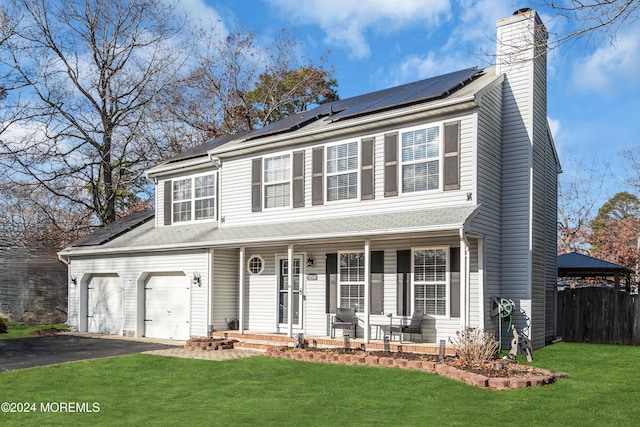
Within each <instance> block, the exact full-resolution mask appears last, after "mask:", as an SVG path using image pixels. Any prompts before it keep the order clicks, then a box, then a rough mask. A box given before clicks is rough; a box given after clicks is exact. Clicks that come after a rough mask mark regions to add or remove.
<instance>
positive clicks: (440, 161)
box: [398, 122, 444, 195]
mask: <svg viewBox="0 0 640 427" xmlns="http://www.w3.org/2000/svg"><path fill="white" fill-rule="evenodd" d="M433 127H438V128H439V129H438V132H439V141H438V188H434V189H432V190H420V191H404V179H403V167H404V166H405V165H412V164H417V163H425V162H426V161H425V160H420V161H416V160H412V161H410V162H404V161H403V160H402V134H403V133H407V132H413V131H416V130H421V129H429V128H433ZM443 166H444V122H434V123H428V124H422V125H419V126H412V127H408V128H403V129H399V130H398V167H399V171H398V194H400V195H412V194H424V193H435V192H442V191H443V181H444V169H443Z"/></svg>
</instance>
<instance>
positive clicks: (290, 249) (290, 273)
mask: <svg viewBox="0 0 640 427" xmlns="http://www.w3.org/2000/svg"><path fill="white" fill-rule="evenodd" d="M287 266H288V268H287V336H288V337H292V336H293V245H289V246H288V247H287Z"/></svg>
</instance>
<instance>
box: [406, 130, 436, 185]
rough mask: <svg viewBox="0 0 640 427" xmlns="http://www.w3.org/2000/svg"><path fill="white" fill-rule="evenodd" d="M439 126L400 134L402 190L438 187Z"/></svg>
mask: <svg viewBox="0 0 640 427" xmlns="http://www.w3.org/2000/svg"><path fill="white" fill-rule="evenodd" d="M440 144H441V142H440V126H432V127H428V128H422V129H416V130H411V131H407V132H402V134H401V145H400V150H401V156H400V158H401V161H402V192H403V193H413V192H417V191H426V190H437V189H439V188H440V151H441V149H440Z"/></svg>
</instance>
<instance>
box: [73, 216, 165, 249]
mask: <svg viewBox="0 0 640 427" xmlns="http://www.w3.org/2000/svg"><path fill="white" fill-rule="evenodd" d="M154 215H155V212H154V211H153V210H152V209H150V210H146V211H141V212H134V213H131V214H129V215H127V216H125V217H124V218H121V219H119V220H117V221H115V222H112V223H111V224H109V225H105V226H104V227H102V228H100V229H98V230H96V231H94V232H93V233H91V234H89V235H88V236H85V237H81V238H80V239H78V240H76V241H75V242H73V243H71V245H70V246H94V245H103V244H105V243H107V242H108V241H110V240H113V239H115V238H116V237H118V236H120V235H122V234H124V233H126V232H127V231H129V230H131V229H133V228H135V227H137V226H139V225H141V224H144V223H145V222H147V221H148V220H150V219H151V218H153V216H154Z"/></svg>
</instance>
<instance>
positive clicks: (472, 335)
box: [449, 327, 499, 364]
mask: <svg viewBox="0 0 640 427" xmlns="http://www.w3.org/2000/svg"><path fill="white" fill-rule="evenodd" d="M449 342H450V343H451V345H452V346H453V349H454V350H455V352H456V355H457V356H458V358H459V359H460V361H461V362H463V363H465V364H477V363H482V362H486V361H489V360H493V359H495V356H496V354H498V347H499V344H498V341H497V340H496V337H495V335H494V334H493V333H491V332H487V331H485V330H483V329H477V328H471V327H468V328H466V329H465V330H464V331H457V332H456V336H455V337H454V338H449Z"/></svg>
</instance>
